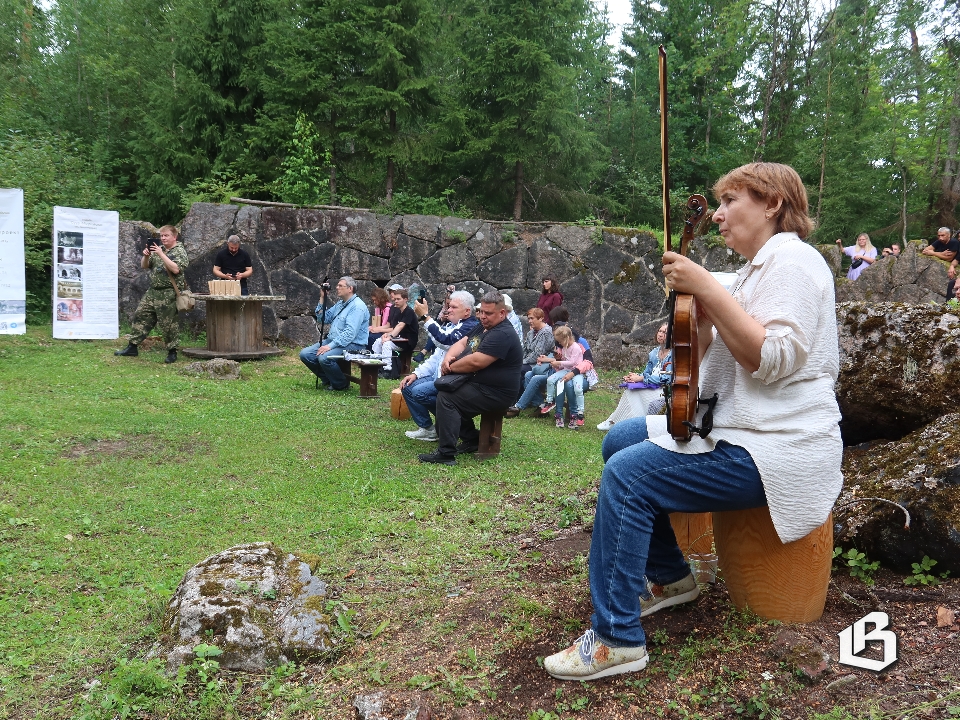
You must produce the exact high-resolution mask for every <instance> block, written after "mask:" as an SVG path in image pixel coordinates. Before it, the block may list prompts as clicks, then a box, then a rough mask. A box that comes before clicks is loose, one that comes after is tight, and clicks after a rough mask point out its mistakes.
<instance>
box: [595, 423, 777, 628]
mask: <svg viewBox="0 0 960 720" xmlns="http://www.w3.org/2000/svg"><path fill="white" fill-rule="evenodd" d="M646 439H647V419H646V418H630V419H629V420H624V421H622V422H618V423H617V424H616V425H614V426H613V428H611V430H610V432H609V433H607V436H606V437H605V438H604V439H603V449H602V453H603V459H604V462H605V465H604V468H603V476H602V478H601V480H600V494H599V496H598V498H597V515H596V519H595V520H594V524H593V539H592V541H591V544H590V594H591V596H592V598H593V609H594V613H593V617H591V619H590V622H591V623H592V625H593V629H594V631H595V632H596V633H597V635H598V636H599V637H600V639H601V640H602V641H603V642H604V643H605V644H606V645H608V646H610V647H635V646H637V645H643V644H645V642H646V636H645V635H644V632H643V628H642V627H641V626H640V595H641V594H644V595H646V592H647V590H646V581H645V576H646V577H647V578H649V579H650V581H651V582H653V583H655V584H657V585H667V584H669V583H672V582H676V581H677V580H681V579H682V578H684V577H686V576H687V575H688V574H689V573H690V567H689V565H687V562H686V560H684V558H683V553H681V552H680V548H679V547H678V546H677V539H676V537H675V536H674V534H673V528H672V527H671V526H670V517H669V513H672V512H692V513H698V512H709V511H714V510H718V511H722V510H745V509H747V508H755V507H764V506H766V504H767V498H766V495H765V494H764V492H763V483H762V482H761V481H760V472H759V471H758V470H757V466H756V465H755V464H754V462H753V459H752V458H751V457H750V453H748V452H747V451H746V450H744V449H743V448H742V447H739V446H737V445H731V444H729V443H726V442H723V441H721V442H719V443H717V447H716V449H714V450H713V451H711V452H709V453H702V454H699V455H685V454H682V453H673V452H670V451H669V450H664V449H663V448H660V447H658V446H657V445H654V444H653V443H650V442H643V441H644V440H646Z"/></svg>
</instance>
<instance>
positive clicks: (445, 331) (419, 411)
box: [400, 290, 479, 442]
mask: <svg viewBox="0 0 960 720" xmlns="http://www.w3.org/2000/svg"><path fill="white" fill-rule="evenodd" d="M473 302H474V301H473V295H471V294H470V293H468V292H466V291H463V290H460V291H458V292H454V293H451V295H450V297H449V298H448V299H447V303H448V304H447V308H446V317H447V320H448V322H446V323H444V324H443V325H438V324H437V322H436V321H435V320H434V319H433V318H432V317H430V314H429V313H430V308H429V307H427V303H426V301H424V300H418V301H417V303H416V304H415V305H414V310H415V311H416V313H417V315H419V316H420V319H421V320H423V321H424V327H425V328H426V330H427V333H428V334H429V335H430V337H431V338H433V343H434V353H433V355H431V356H430V357H429V358H427V359H426V360H425V361H424V362H423V363H421V364H420V365H418V366H417V368H416V369H415V370H414V371H413V372H412V373H410V374H409V375H407V376H405V377H404V378H403V380H402V381H401V383H400V392H402V393H403V399H404V402H406V403H407V409H408V410H409V411H410V418H411V419H412V420H413V421H414V422H415V423H416V424H417V429H416V430H407V433H406V435H407V437H408V438H410V439H411V440H424V441H427V442H436V441H437V429H436V428H435V427H434V425H433V422H432V421H431V420H430V413H431V412H432V413H434V414H436V412H437V388H436V386H435V385H434V384H433V381H434V380H436V379H437V378H438V377H440V363H442V362H443V358H444V356H445V355H446V354H447V350H448V349H449V348H450V346H451V345H453V344H455V343H456V342H457V341H459V340H460V339H461V338H463V337H466V336H467V335H469V334H470V333H471V332H473V330H474V328H476V327H477V325H479V323H478V322H477V319H476V318H475V317H473Z"/></svg>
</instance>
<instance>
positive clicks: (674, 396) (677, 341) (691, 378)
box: [664, 195, 707, 441]
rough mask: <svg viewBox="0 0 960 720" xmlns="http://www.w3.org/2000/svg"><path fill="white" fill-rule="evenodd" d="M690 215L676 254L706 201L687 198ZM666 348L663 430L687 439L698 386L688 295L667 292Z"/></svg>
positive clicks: (683, 249) (693, 306) (693, 312)
mask: <svg viewBox="0 0 960 720" xmlns="http://www.w3.org/2000/svg"><path fill="white" fill-rule="evenodd" d="M687 208H688V209H689V210H690V211H691V215H690V217H689V218H687V220H686V221H685V222H684V225H683V236H682V238H681V241H680V254H681V255H684V256H685V255H686V254H687V252H688V249H689V246H690V242H691V241H692V240H693V238H694V235H695V234H696V230H697V227H699V226H700V225H701V224H702V223H703V222H704V221H705V219H706V217H707V199H706V198H705V197H704V196H703V195H691V196H690V199H689V200H687ZM668 322H669V324H668V326H667V345H668V347H670V348H671V350H672V351H673V382H671V383H670V385H669V386H668V387H667V391H666V392H665V393H664V395H665V397H666V400H667V429H668V431H669V432H670V435H671V436H672V437H673V439H674V440H683V441H686V440H689V439H690V438H691V437H692V436H693V431H694V429H695V428H694V426H695V425H696V420H697V406H698V404H699V399H700V395H699V387H700V342H699V334H698V326H697V299H696V298H695V297H694V296H693V295H691V294H689V293H678V292H671V293H670V320H669V321H668Z"/></svg>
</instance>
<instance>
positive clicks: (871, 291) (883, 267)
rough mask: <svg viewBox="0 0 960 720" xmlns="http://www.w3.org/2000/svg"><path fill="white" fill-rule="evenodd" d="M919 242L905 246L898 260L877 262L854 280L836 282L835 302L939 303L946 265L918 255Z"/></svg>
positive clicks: (940, 261)
mask: <svg viewBox="0 0 960 720" xmlns="http://www.w3.org/2000/svg"><path fill="white" fill-rule="evenodd" d="M920 249H921V248H920V243H919V242H910V243H907V246H906V247H905V248H904V250H903V252H902V253H900V257H897V258H895V257H888V258H882V259H880V260H877V261H876V262H875V263H873V265H871V266H870V267H869V268H867V269H866V270H864V271H863V272H862V273H861V274H860V277H858V278H857V279H856V280H854V281H850V280H847V279H846V278H842V279H840V280H838V281H837V302H845V301H856V300H863V301H867V302H883V301H893V302H906V303H916V304H921V303H923V304H925V303H931V302H932V303H939V302H943V300H944V295H945V293H946V290H947V267H948V263H946V262H944V261H942V260H939V259H937V258H933V257H928V256H926V255H923V254H921V252H920Z"/></svg>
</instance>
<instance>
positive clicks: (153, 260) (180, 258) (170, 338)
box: [114, 225, 189, 363]
mask: <svg viewBox="0 0 960 720" xmlns="http://www.w3.org/2000/svg"><path fill="white" fill-rule="evenodd" d="M177 235H178V233H177V229H176V228H175V227H173V226H172V225H164V226H163V227H162V228H160V243H161V244H160V245H158V244H157V243H151V244H150V245H148V246H147V247H146V248H144V249H143V257H142V258H141V259H140V267H142V268H143V269H144V270H148V269H149V270H150V287H149V288H148V289H147V292H146V293H144V295H143V299H142V300H141V301H140V304H139V305H138V306H137V312H136V313H135V314H134V316H133V334H132V335H131V336H130V343H129V344H128V345H127V347H125V348H124V349H123V350H117V352H115V353H114V355H123V356H126V357H135V356H136V355H138V354H139V351H138V350H137V346H138V345H139V344H140V343H141V342H142V341H143V339H144V338H145V337H146V336H147V335H149V334H150V331H151V330H152V329H153V326H154V325H156V326H157V327H159V328H160V332H161V333H162V334H163V341H164V343H166V346H167V358H166V360H164V362H165V363H173V362H176V361H177V347H178V346H179V344H180V322H179V319H178V318H177V294H176V293H175V292H174V290H173V284H172V283H171V282H170V275H171V274H172V275H173V277H174V279H175V280H176V282H177V289H178V290H179V291H180V292H183V291H184V290H185V289H186V287H187V282H186V280H185V279H184V271H185V270H186V269H187V265H188V264H189V260H188V259H187V251H186V250H184V248H183V245H180V244H179V243H178V242H177ZM168 271H169V272H168Z"/></svg>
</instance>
